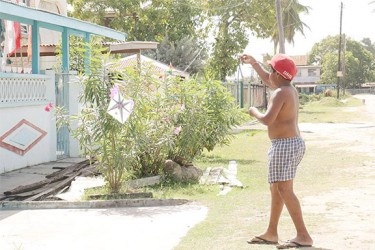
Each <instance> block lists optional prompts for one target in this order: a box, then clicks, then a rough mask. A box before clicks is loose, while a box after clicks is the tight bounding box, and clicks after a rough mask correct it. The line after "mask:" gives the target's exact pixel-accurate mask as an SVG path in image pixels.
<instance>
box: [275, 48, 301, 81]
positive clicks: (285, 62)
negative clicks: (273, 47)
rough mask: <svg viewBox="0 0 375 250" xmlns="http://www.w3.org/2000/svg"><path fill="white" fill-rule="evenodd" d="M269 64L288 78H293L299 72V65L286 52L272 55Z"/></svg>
mask: <svg viewBox="0 0 375 250" xmlns="http://www.w3.org/2000/svg"><path fill="white" fill-rule="evenodd" d="M268 64H269V65H271V66H272V68H274V69H275V70H276V71H277V72H278V73H279V74H280V75H282V76H283V77H284V78H285V79H287V80H290V81H291V80H292V79H293V78H294V77H295V76H296V74H297V71H298V70H297V67H296V64H295V63H294V61H293V60H292V58H290V57H289V56H287V55H284V54H277V55H275V56H274V57H272V59H271V61H268Z"/></svg>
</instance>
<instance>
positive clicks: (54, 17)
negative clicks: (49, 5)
mask: <svg viewBox="0 0 375 250" xmlns="http://www.w3.org/2000/svg"><path fill="white" fill-rule="evenodd" d="M0 18H3V19H7V20H11V21H17V22H21V23H25V24H32V23H33V20H34V21H37V22H40V27H43V28H47V29H53V30H55V29H61V27H64V28H68V29H71V30H72V31H76V32H87V33H91V34H96V35H100V36H105V37H109V38H113V39H116V40H120V41H125V39H126V36H127V35H126V34H125V33H122V32H119V31H116V30H113V29H110V28H107V27H103V26H99V25H96V24H92V23H88V22H84V21H81V20H78V19H74V18H70V17H66V16H61V15H58V14H54V13H51V12H47V11H42V10H37V9H32V8H28V7H25V6H21V5H17V4H14V3H9V2H3V1H0Z"/></svg>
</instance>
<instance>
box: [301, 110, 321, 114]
mask: <svg viewBox="0 0 375 250" xmlns="http://www.w3.org/2000/svg"><path fill="white" fill-rule="evenodd" d="M299 113H300V114H308V115H312V114H324V113H326V112H324V111H305V110H300V111H299Z"/></svg>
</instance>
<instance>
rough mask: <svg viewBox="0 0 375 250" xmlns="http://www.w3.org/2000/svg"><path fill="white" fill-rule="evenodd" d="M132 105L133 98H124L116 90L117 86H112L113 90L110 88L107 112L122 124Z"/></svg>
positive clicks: (131, 109)
mask: <svg viewBox="0 0 375 250" xmlns="http://www.w3.org/2000/svg"><path fill="white" fill-rule="evenodd" d="M133 107H134V102H133V100H126V99H125V98H124V97H122V96H121V94H120V92H119V91H118V87H117V88H116V87H114V90H112V89H111V101H110V103H109V107H108V110H107V112H108V114H110V115H111V116H112V117H113V118H115V119H116V120H118V121H119V122H121V123H122V124H124V123H125V122H126V120H127V119H128V118H129V116H130V114H131V113H132V111H133Z"/></svg>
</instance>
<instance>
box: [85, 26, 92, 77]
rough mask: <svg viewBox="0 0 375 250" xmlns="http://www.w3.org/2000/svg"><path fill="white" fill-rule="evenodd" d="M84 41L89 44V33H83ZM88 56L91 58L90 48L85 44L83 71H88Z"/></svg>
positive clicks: (87, 72)
mask: <svg viewBox="0 0 375 250" xmlns="http://www.w3.org/2000/svg"><path fill="white" fill-rule="evenodd" d="M85 43H86V44H90V33H86V35H85ZM90 58H91V48H90V47H89V46H86V51H85V59H84V60H85V73H86V74H89V73H90Z"/></svg>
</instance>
